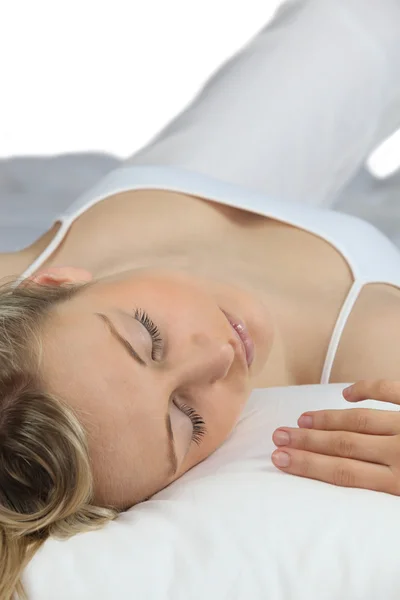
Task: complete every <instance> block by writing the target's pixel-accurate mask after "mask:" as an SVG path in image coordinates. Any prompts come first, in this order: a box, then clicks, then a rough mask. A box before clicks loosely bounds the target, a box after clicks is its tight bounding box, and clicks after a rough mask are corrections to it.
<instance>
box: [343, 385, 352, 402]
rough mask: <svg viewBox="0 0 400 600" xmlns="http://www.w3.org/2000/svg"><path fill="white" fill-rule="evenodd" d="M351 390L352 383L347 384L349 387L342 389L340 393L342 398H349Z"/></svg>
mask: <svg viewBox="0 0 400 600" xmlns="http://www.w3.org/2000/svg"><path fill="white" fill-rule="evenodd" d="M352 391H353V386H352V385H349V387H347V388H344V390H343V391H342V394H343V396H344V398H346V400H347V399H348V398H350V396H351V392H352Z"/></svg>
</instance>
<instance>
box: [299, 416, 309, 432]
mask: <svg viewBox="0 0 400 600" xmlns="http://www.w3.org/2000/svg"><path fill="white" fill-rule="evenodd" d="M297 423H298V425H299V427H305V428H306V429H311V428H312V417H310V415H302V416H301V417H300V419H299V420H298V421H297Z"/></svg>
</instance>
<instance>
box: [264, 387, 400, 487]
mask: <svg viewBox="0 0 400 600" xmlns="http://www.w3.org/2000/svg"><path fill="white" fill-rule="evenodd" d="M346 390H348V393H346ZM346 390H343V397H344V398H345V399H346V400H348V401H349V402H358V401H359V400H366V399H371V400H380V401H382V402H391V403H393V404H398V405H400V382H399V381H389V380H387V379H380V380H377V381H367V380H362V381H358V382H356V383H355V384H353V385H351V386H350V387H348V388H346ZM297 422H298V425H299V428H294V427H293V428H292V427H279V429H276V430H275V431H274V433H273V436H272V439H273V442H274V444H275V445H276V446H278V447H279V448H278V450H275V451H274V453H273V454H272V461H273V463H274V465H275V466H277V467H278V468H279V469H280V470H281V471H285V472H286V473H291V474H293V475H300V476H301V477H309V478H311V479H318V480H319V481H325V482H327V483H333V484H335V485H340V486H346V487H355V488H367V489H370V490H375V491H378V492H387V493H389V494H394V495H396V496H400V412H397V411H387V410H377V409H373V408H352V409H345V410H316V411H308V412H306V413H304V414H303V415H301V417H300V418H299V419H298V421H297ZM283 433H286V434H288V440H287V441H285V439H284V438H283V437H281V436H282V434H283ZM279 457H283V458H282V462H280V458H279ZM284 460H285V461H286V462H284Z"/></svg>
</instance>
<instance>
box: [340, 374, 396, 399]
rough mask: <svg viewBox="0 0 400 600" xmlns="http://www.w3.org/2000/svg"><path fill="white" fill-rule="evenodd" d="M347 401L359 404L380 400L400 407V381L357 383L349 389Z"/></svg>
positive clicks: (386, 380)
mask: <svg viewBox="0 0 400 600" xmlns="http://www.w3.org/2000/svg"><path fill="white" fill-rule="evenodd" d="M345 398H346V400H348V401H349V402H358V401H359V400H380V401H381V402H391V403H392V404H399V405H400V381H392V380H390V379H373V380H369V379H362V380H361V381H356V383H353V385H352V386H350V388H349V389H348V391H347V393H346V396H345Z"/></svg>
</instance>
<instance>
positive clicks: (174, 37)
mask: <svg viewBox="0 0 400 600" xmlns="http://www.w3.org/2000/svg"><path fill="white" fill-rule="evenodd" d="M279 4H281V0H245V1H244V0H243V1H238V0H237V1H236V2H235V1H233V0H202V1H201V2H194V1H193V0H140V1H139V0H103V1H102V0H68V1H67V0H64V1H63V0H1V4H0V6H1V11H0V61H1V77H2V88H1V93H0V108H1V110H0V158H2V157H11V156H21V155H35V156H38V155H54V154H60V153H70V152H81V151H101V152H106V153H110V154H113V155H114V156H116V157H119V158H122V159H123V158H126V157H128V156H129V155H131V154H133V153H134V152H135V151H136V150H138V149H139V148H141V147H142V146H143V145H144V144H145V143H146V142H147V141H148V140H149V139H150V138H151V137H152V136H153V135H154V134H155V133H157V132H158V131H159V130H160V129H161V128H162V127H163V126H164V125H165V124H166V123H167V122H168V121H170V120H171V118H172V117H173V116H174V115H175V114H177V113H178V112H180V110H181V109H182V108H184V107H185V106H186V105H187V104H188V103H189V102H190V101H191V99H192V98H193V97H194V96H195V95H196V94H197V92H198V91H199V88H200V87H201V85H202V84H203V83H204V82H205V80H206V79H207V78H208V77H209V75H210V74H211V73H212V72H213V71H215V70H216V69H217V68H218V66H219V65H220V64H221V63H222V62H223V61H224V60H225V59H227V58H228V57H229V56H231V55H232V54H233V53H234V52H235V51H236V50H237V49H238V48H240V47H241V46H242V45H244V44H245V43H246V42H247V41H248V39H249V38H250V37H251V36H252V35H254V34H255V33H256V32H257V31H258V30H259V29H261V27H262V26H263V25H264V24H265V23H266V22H267V21H268V20H269V19H270V18H271V17H272V15H273V13H274V12H275V10H276V8H277V7H278V6H279ZM399 164H400V133H398V134H397V135H395V136H394V137H393V138H392V140H391V141H390V143H389V144H386V146H385V145H384V146H383V147H381V148H380V150H378V152H375V153H374V154H373V156H372V158H371V159H370V161H369V165H370V167H371V168H372V170H373V171H374V172H375V174H377V175H381V176H383V175H385V174H388V173H390V172H392V171H393V170H395V169H396V168H397V166H398V165H399Z"/></svg>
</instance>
